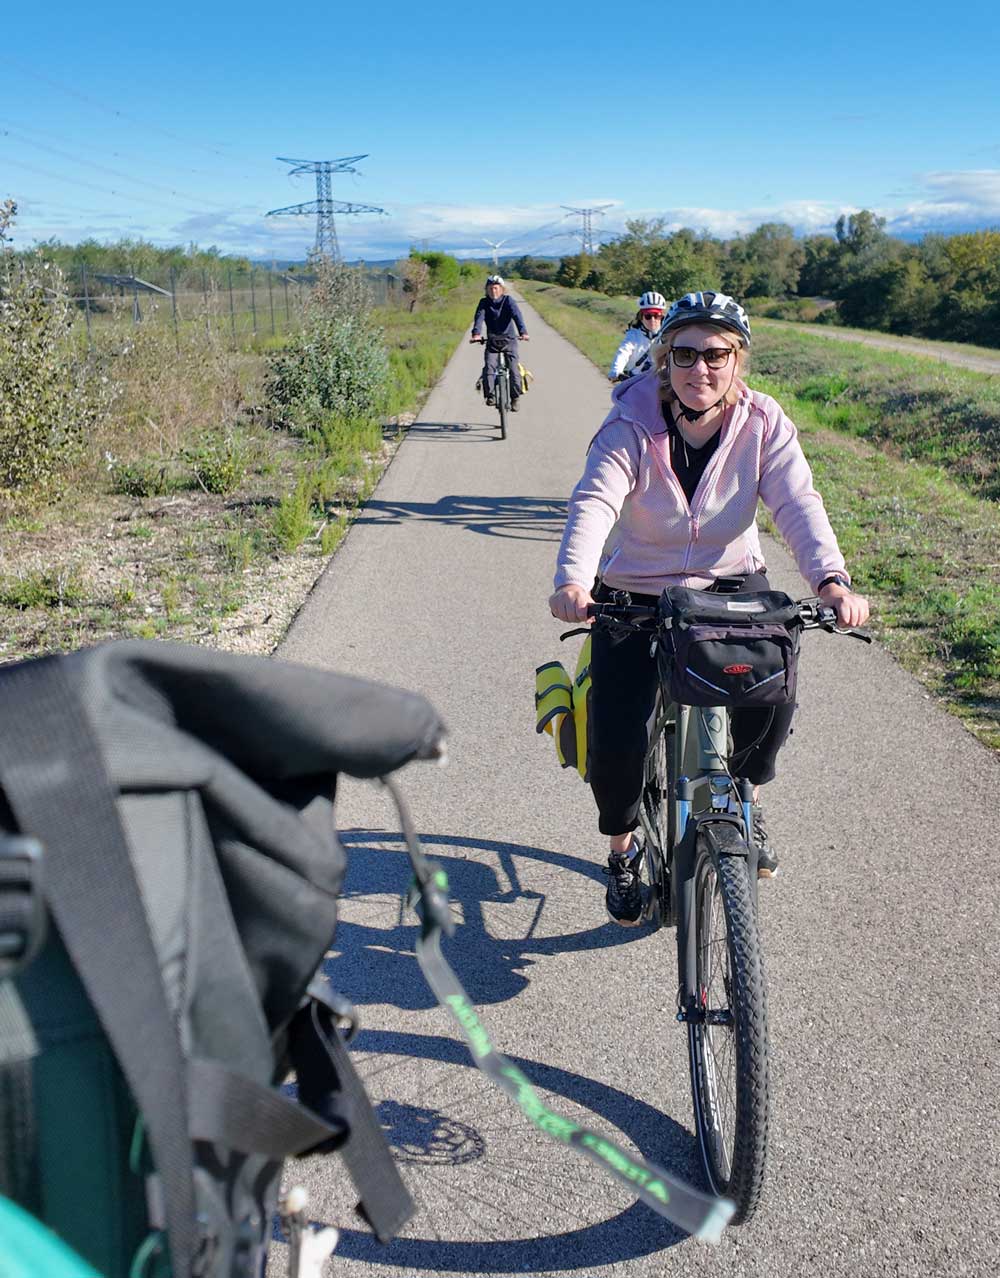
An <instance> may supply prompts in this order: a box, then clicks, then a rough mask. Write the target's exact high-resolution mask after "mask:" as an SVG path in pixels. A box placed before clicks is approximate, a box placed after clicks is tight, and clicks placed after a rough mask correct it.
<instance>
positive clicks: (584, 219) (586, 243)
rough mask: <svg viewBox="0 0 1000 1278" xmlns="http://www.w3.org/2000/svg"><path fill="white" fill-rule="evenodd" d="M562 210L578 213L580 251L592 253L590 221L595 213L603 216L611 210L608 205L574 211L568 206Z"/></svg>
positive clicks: (597, 205) (592, 235) (592, 232)
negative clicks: (607, 210) (606, 210)
mask: <svg viewBox="0 0 1000 1278" xmlns="http://www.w3.org/2000/svg"><path fill="white" fill-rule="evenodd" d="M562 207H563V208H564V209H569V211H570V213H578V214H579V215H580V230H579V232H578V234H579V236H580V251H581V252H582V253H586V254H592V253H593V252H594V229H593V224H592V219H593V216H594V214H595V213H599V214H603V213H604V210H605V209H609V208H611V205H610V204H595V205H594V207H593V208H590V209H574V208H570V206H569V205H568V204H564V205H562Z"/></svg>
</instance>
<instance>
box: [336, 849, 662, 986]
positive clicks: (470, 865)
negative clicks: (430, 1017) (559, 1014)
mask: <svg viewBox="0 0 1000 1278" xmlns="http://www.w3.org/2000/svg"><path fill="white" fill-rule="evenodd" d="M340 838H341V841H342V842H343V844H344V846H345V848H346V850H347V874H346V877H345V881H344V890H343V892H342V894H341V896H342V898H343V899H344V900H345V901H350V902H357V903H358V904H359V906H360V907H361V909H362V910H364V909H370V910H371V912H372V913H373V915H374V916H375V917H376V918H377V922H372V923H369V922H368V921H367V920H362V921H358V919H357V918H356V917H355V918H354V919H351V918H343V919H341V920H340V921H339V922H338V924H337V932H336V936H335V938H334V943H333V946H332V952H331V957H328V958H327V960H326V962H325V964H324V968H323V970H324V972H325V974H326V975H327V976H328V977H329V979H330V980H331V981H332V982H333V984H334V986H335V988H336V989H338V990H339V991H340V992H341V993H343V994H344V995H345V996H346V997H347V998H349V999H350V1000H351V1002H352V1003H356V1004H358V1005H359V1006H363V1005H365V1004H370V1003H387V1004H389V1005H390V1006H393V1007H398V1008H400V1009H401V1010H405V1011H426V1010H428V1009H429V1008H432V1007H435V1006H436V1001H435V999H434V995H433V994H432V993H431V990H430V988H429V986H428V985H427V982H426V981H425V980H424V976H423V973H422V972H421V970H420V966H419V964H418V963H417V959H416V954H415V946H416V940H417V935H418V931H419V924H418V922H417V918H416V915H415V914H413V913H412V912H407V913H404V908H405V907H404V905H403V898H404V896H405V894H406V892H407V890H408V888H409V886H410V883H411V881H412V878H413V872H412V869H411V867H410V860H409V857H408V856H407V855H406V851H405V842H404V839H403V836H402V834H401V833H399V832H392V833H385V832H383V831H371V830H357V829H351V830H341V831H340ZM420 839H421V843H422V844H423V845H424V848H425V850H426V851H427V852H428V854H429V855H430V856H431V857H432V858H433V859H434V860H435V861H436V862H437V863H438V864H439V865H441V866H442V868H443V869H444V870H446V872H447V874H448V893H449V896H450V898H451V900H452V902H453V903H454V904H455V905H456V906H457V911H456V915H457V919H458V926H457V927H456V929H455V935H454V936H451V937H445V938H443V939H442V950H443V952H444V955H445V957H446V958H447V960H448V962H449V963H451V965H452V966H453V967H454V968H455V971H456V972H457V973H458V976H459V979H460V980H461V981H462V983H463V984H464V985H465V987H466V989H467V990H468V993H469V997H470V998H471V999H472V1001H473V1002H474V1003H479V1004H484V1003H502V1002H506V1000H508V999H511V998H516V997H517V995H518V994H520V993H521V991H522V990H523V989H525V988H526V986H527V985H528V982H529V976H528V971H529V969H530V968H531V967H532V966H533V965H534V962H535V959H536V957H537V956H544V955H547V954H565V953H571V952H573V951H580V950H587V951H592V950H599V949H605V948H609V947H611V946H616V945H625V944H628V943H629V942H630V941H633V940H636V939H638V938H640V937H642V936H645V935H646V932H645V929H635V930H624V929H622V928H619V927H615V926H614V924H612V923H603V924H602V925H601V926H598V927H588V928H584V929H582V930H580V931H579V932H569V933H562V934H560V935H557V936H537V935H535V933H536V931H537V929H538V926H539V923H540V922H541V919H542V917H543V912H544V909H545V902H546V894H545V893H544V892H535V891H532V890H530V889H527V888H525V887H524V886H523V885H522V884H521V881H520V877H519V874H518V868H517V863H518V860H519V859H521V860H523V861H531V862H541V863H543V864H546V865H551V866H556V867H558V868H559V869H562V870H569V871H572V872H573V873H574V874H577V875H581V876H583V877H584V878H588V879H593V880H594V881H595V883H598V884H600V885H601V886H602V887H603V885H604V882H605V880H604V876H603V875H602V874H601V871H600V867H599V866H597V865H596V864H595V863H594V862H592V861H587V860H585V859H584V858H582V857H577V856H568V855H566V854H563V853H560V852H551V851H549V850H547V849H545V848H534V847H528V846H525V845H523V844H517V843H503V842H497V841H494V840H487V839H470V838H462V837H461V836H458V835H447V834H444V835H435V834H426V835H421V836H420ZM449 848H454V849H462V850H467V851H468V852H472V853H480V854H481V853H484V852H485V853H489V854H492V855H493V856H495V858H496V863H495V865H490V864H486V863H484V862H483V861H482V860H481V859H478V858H473V857H466V856H462V855H461V854H456V855H442V849H449ZM484 906H486V907H487V908H488V909H489V910H490V912H491V914H492V916H493V917H494V918H496V917H497V908H496V907H499V908H500V909H501V910H502V909H503V908H504V907H510V911H509V918H510V922H511V924H514V925H516V924H518V923H523V921H524V920H525V918H526V919H527V926H526V927H524V928H523V931H524V935H523V936H520V937H517V936H514V937H498V936H494V935H491V933H490V930H489V922H488V920H487V919H486V917H485V914H484V908H483V907H484ZM358 912H359V911H358V910H357V909H356V910H355V911H354V913H355V915H357V913H358ZM387 920H389V921H388V922H387Z"/></svg>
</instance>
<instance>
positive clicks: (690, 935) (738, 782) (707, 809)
mask: <svg viewBox="0 0 1000 1278" xmlns="http://www.w3.org/2000/svg"><path fill="white" fill-rule="evenodd" d="M692 715H693V721H692ZM676 731H677V744H676V756H675V757H676V758H677V760H678V762H679V763H680V764H681V765H682V767H683V769H684V771H683V772H682V773H681V775H680V776H679V777H678V780H677V783H676V793H675V795H674V796H673V800H672V801H673V803H674V814H675V815H674V829H675V830H676V831H677V842H676V844H675V845H674V849H673V858H672V860H673V875H672V877H673V885H672V896H673V900H674V903H675V915H676V920H677V975H678V991H677V1009H678V1010H677V1020H678V1021H680V1022H682V1023H691V1022H703V1021H704V1020H705V1019H706V1016H710V1015H711V1013H710V1012H708V1011H707V1009H706V1008H705V1006H704V997H703V991H702V990H701V989H700V988H699V982H698V952H697V946H698V929H697V927H696V926H695V918H694V913H695V909H696V908H697V902H696V888H697V881H696V880H697V877H698V873H699V869H700V867H699V860H700V856H701V850H702V849H706V850H707V852H708V854H709V856H710V857H711V859H712V864H713V866H714V868H715V872H716V874H717V875H718V873H719V862H720V859H721V858H722V857H731V856H736V857H740V858H743V859H745V860H746V862H747V874H748V876H749V879H750V883H751V889H752V892H753V900H754V909H755V910H756V908H757V849H756V847H755V845H754V843H753V839H752V838H751V837H750V831H751V829H752V825H751V819H752V816H751V808H752V804H753V786H752V784H751V783H750V782H749V781H747V780H746V779H745V778H743V777H740V778H734V777H732V776H731V774H730V773H729V771H728V767H727V761H728V753H729V741H728V722H727V717H726V714H725V712H724V711H723V710H720V709H714V708H708V709H700V708H697V709H696V708H693V707H691V706H678V707H677V726H676ZM719 765H722V766H721V767H720V766H719ZM687 769H690V770H691V771H692V772H694V774H695V775H693V776H690V775H688V774H687ZM679 770H680V769H679ZM702 788H704V789H705V790H707V796H708V803H707V804H706V805H704V806H701V805H699V810H698V811H697V812H695V811H694V810H693V809H694V796H695V791H696V790H698V789H702ZM734 788H735V791H736V793H735V794H734V793H733V791H734Z"/></svg>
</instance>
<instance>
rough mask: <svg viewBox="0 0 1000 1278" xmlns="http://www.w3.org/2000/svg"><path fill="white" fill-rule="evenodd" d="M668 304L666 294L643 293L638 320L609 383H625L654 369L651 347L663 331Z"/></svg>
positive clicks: (625, 340) (626, 338) (615, 361)
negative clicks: (634, 375) (650, 352)
mask: <svg viewBox="0 0 1000 1278" xmlns="http://www.w3.org/2000/svg"><path fill="white" fill-rule="evenodd" d="M666 309H667V302H666V299H665V298H664V296H663V294H662V293H652V292H650V293H643V295H642V297H640V298H639V309H638V311H637V312H636V316H635V319H634V320H633V321H632V323H631V324H630V325H629V326H628V328H627V329H626V330H625V336H624V337H623V338H622V344H621V346H619V347H618V350H617V352H616V353H615V357H614V359H613V360H612V361H611V368H610V370H609V372H608V381H609V382H623V381H624V380H625V379H626V378H627V377H631V376H632V374H633V373H643V372H645V371H646V369H648V368H649V367H650V366H651V365H650V360H649V344H650V342H651V341H652V340H653V338H654V337H655V336H656V334H657V333H658V332H659V331H660V325H661V324H662V323H663V316H664V314H665V313H666Z"/></svg>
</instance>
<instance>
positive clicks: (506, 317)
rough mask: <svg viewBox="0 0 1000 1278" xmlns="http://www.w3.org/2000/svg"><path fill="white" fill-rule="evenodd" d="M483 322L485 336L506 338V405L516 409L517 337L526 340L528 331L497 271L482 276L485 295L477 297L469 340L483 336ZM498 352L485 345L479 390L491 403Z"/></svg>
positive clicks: (518, 393) (518, 384) (518, 382)
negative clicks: (477, 301)
mask: <svg viewBox="0 0 1000 1278" xmlns="http://www.w3.org/2000/svg"><path fill="white" fill-rule="evenodd" d="M484 324H485V325H486V335H487V337H506V338H507V364H508V367H509V368H510V398H511V403H510V408H511V412H513V413H516V412H517V411H518V408H517V401H518V400H519V399H520V397H521V368H520V365H519V363H518V351H517V339H518V338H519V337H520V338H522V339H523V340H524V341H527V338H528V333H527V329H526V328H525V326H524V316H523V315H522V314H521V308H520V307H519V306H518V304H517V302H515V301H514V299H513V298H512V297H508V296H507V293H506V290H505V286H504V282H503V280H502V279H501V278H500V276H499V275H488V276H487V277H486V296H485V297H482V298H480V299H479V305H478V306H477V307H476V316H475V319H474V320H473V321H472V336H471V337H470V338H469V341H470V342H481V341H482V340H483V336H482V333H483V325H484ZM498 361H499V354H498V352H497V351H494V350H490V346H489V343H487V346H486V366H485V368H484V369H483V393H484V394H485V396H486V402H487V404H489V405H490V406H491V407H492V405H493V403H494V398H493V389H494V386H495V385H496V379H497V363H498Z"/></svg>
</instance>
